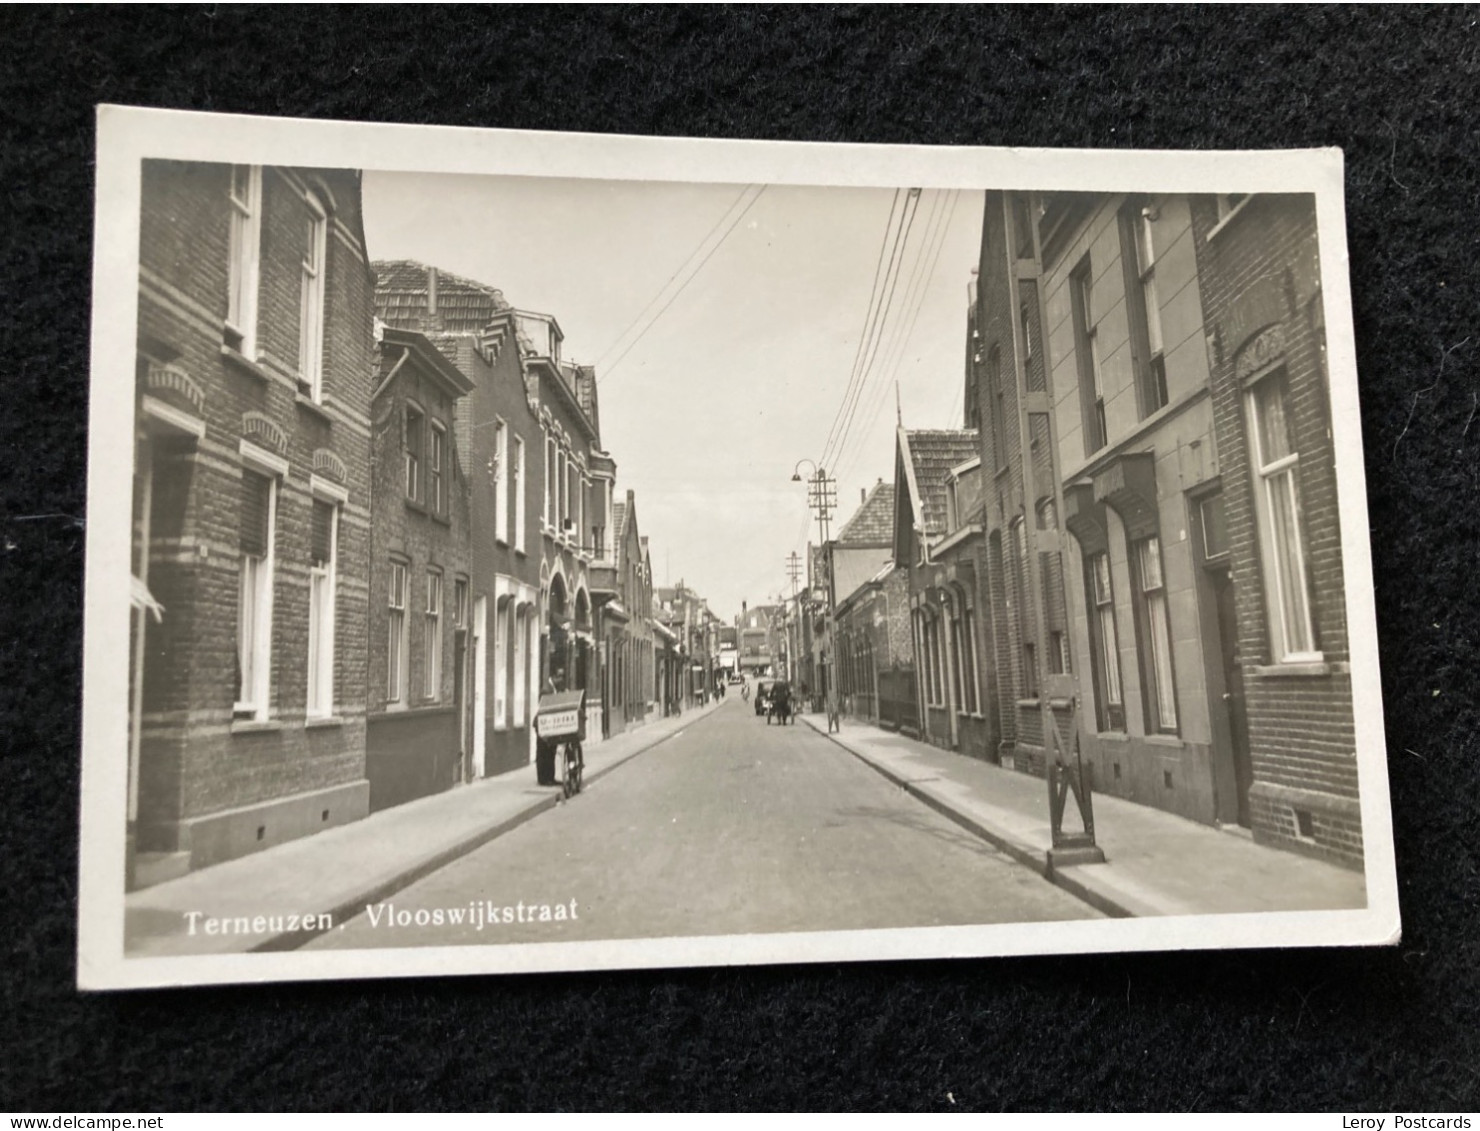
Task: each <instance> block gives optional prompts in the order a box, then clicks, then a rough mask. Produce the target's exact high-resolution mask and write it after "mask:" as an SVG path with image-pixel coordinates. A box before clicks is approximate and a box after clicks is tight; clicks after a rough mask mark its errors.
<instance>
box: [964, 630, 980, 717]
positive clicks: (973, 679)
mask: <svg viewBox="0 0 1480 1131" xmlns="http://www.w3.org/2000/svg"><path fill="white" fill-rule="evenodd" d="M961 636H962V640H961V655H962V657H963V659H964V660H965V661H966V663H965V667H966V676H965V681H964V682H965V684H966V709H967V710H968V711H970V712H971V713H972V714H974V715H975V714H978V713H980V711H981V696H980V687H979V686H978V682H977V681H978V679H979V678H980V677H979V676H978V674H977V657H976V610H975V609H970V608H968V609H967V610H966V613H965V615H964V616H962V618H961Z"/></svg>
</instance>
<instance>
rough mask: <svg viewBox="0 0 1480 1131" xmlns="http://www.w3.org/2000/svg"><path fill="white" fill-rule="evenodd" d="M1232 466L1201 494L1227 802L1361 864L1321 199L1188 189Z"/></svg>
mask: <svg viewBox="0 0 1480 1131" xmlns="http://www.w3.org/2000/svg"><path fill="white" fill-rule="evenodd" d="M1191 205H1192V238H1193V245H1194V249H1195V251H1196V258H1197V270H1198V277H1199V281H1200V284H1201V288H1202V295H1203V304H1204V310H1205V314H1206V319H1207V325H1208V330H1209V334H1208V341H1209V352H1210V354H1211V359H1210V360H1211V367H1212V412H1213V419H1214V428H1215V434H1216V439H1217V447H1218V451H1219V452H1220V453H1221V457H1222V458H1221V465H1222V466H1221V468H1220V469H1219V470H1220V471H1221V473H1222V474H1221V477H1220V479H1219V480H1217V481H1216V482H1215V483H1214V484H1212V485H1211V489H1210V490H1209V491H1207V492H1205V493H1203V494H1201V495H1198V496H1196V497H1192V498H1190V499H1189V515H1188V520H1189V529H1190V532H1191V540H1192V543H1193V546H1194V561H1195V563H1196V565H1197V566H1198V570H1199V580H1200V583H1201V584H1200V590H1199V609H1200V610H1201V613H1202V617H1203V621H1204V625H1205V631H1206V632H1207V633H1208V634H1209V635H1210V637H1213V638H1215V639H1216V640H1217V642H1218V646H1219V647H1218V655H1217V656H1216V657H1215V658H1216V659H1217V660H1218V661H1219V662H1218V663H1217V664H1216V665H1215V666H1214V668H1213V670H1212V671H1211V673H1210V674H1211V676H1212V679H1211V680H1210V691H1211V692H1212V697H1213V700H1214V702H1216V703H1219V704H1222V705H1223V711H1222V713H1221V715H1220V717H1219V718H1218V720H1217V725H1218V727H1219V728H1220V730H1221V732H1222V741H1224V742H1226V743H1228V744H1229V745H1230V746H1231V747H1233V748H1235V749H1236V751H1237V753H1238V758H1237V760H1236V761H1235V763H1234V767H1235V769H1236V771H1237V774H1238V776H1237V777H1230V780H1229V781H1228V788H1229V789H1230V791H1231V792H1232V794H1233V798H1234V801H1235V803H1236V804H1237V811H1236V812H1234V811H1233V807H1232V806H1230V807H1229V809H1230V811H1229V815H1228V816H1225V815H1224V814H1223V813H1221V812H1220V817H1223V818H1224V819H1236V820H1238V821H1239V823H1241V824H1248V825H1251V826H1252V828H1253V831H1254V835H1255V837H1256V838H1258V839H1260V840H1265V841H1270V842H1273V843H1278V844H1281V845H1285V846H1287V847H1293V848H1297V849H1299V850H1302V851H1306V852H1309V853H1311V854H1315V855H1320V856H1325V857H1328V858H1331V859H1334V860H1337V861H1339V862H1344V863H1349V864H1353V865H1357V866H1360V864H1361V861H1362V831H1361V824H1360V819H1359V810H1358V800H1357V767H1356V736H1355V733H1354V726H1355V723H1354V719H1353V714H1352V698H1351V696H1352V691H1351V669H1350V652H1349V649H1348V643H1347V631H1346V591H1345V585H1344V580H1343V571H1342V554H1341V533H1340V528H1339V516H1338V513H1337V482H1336V468H1335V463H1334V458H1333V451H1332V442H1331V415H1330V396H1329V375H1328V373H1327V370H1326V343H1325V323H1324V319H1323V315H1322V305H1321V278H1320V259H1319V252H1318V248H1317V244H1316V213H1315V201H1314V199H1313V198H1312V197H1309V196H1274V195H1269V196H1253V197H1213V196H1201V197H1194V198H1193V200H1192V202H1191Z"/></svg>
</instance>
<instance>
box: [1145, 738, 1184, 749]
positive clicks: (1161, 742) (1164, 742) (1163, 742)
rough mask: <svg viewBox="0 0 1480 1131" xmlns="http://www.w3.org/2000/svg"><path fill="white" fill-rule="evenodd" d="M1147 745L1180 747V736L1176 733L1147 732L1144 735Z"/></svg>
mask: <svg viewBox="0 0 1480 1131" xmlns="http://www.w3.org/2000/svg"><path fill="white" fill-rule="evenodd" d="M1146 745H1147V746H1166V747H1175V748H1176V749H1178V750H1180V749H1182V737H1181V735H1176V734H1148V735H1147V736H1146Z"/></svg>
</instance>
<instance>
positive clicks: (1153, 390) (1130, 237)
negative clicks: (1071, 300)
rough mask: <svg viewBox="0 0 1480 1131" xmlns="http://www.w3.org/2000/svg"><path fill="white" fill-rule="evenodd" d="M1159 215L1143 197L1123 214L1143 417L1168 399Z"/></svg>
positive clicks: (1122, 235)
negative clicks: (1158, 286) (1159, 276)
mask: <svg viewBox="0 0 1480 1131" xmlns="http://www.w3.org/2000/svg"><path fill="white" fill-rule="evenodd" d="M1158 215H1159V214H1158V212H1157V210H1156V208H1155V206H1153V205H1151V204H1149V203H1146V202H1144V201H1141V200H1135V201H1132V202H1131V203H1130V204H1128V205H1127V206H1126V207H1125V208H1124V209H1122V210H1121V214H1120V246H1121V254H1122V255H1123V256H1124V257H1125V265H1126V295H1127V297H1128V300H1129V301H1128V309H1129V313H1130V318H1131V334H1132V337H1133V341H1134V345H1135V353H1136V355H1137V356H1136V378H1137V383H1138V385H1139V387H1140V388H1139V392H1140V404H1141V415H1142V416H1143V417H1146V416H1150V415H1151V414H1152V413H1153V412H1155V411H1156V410H1157V409H1159V408H1161V407H1162V406H1163V405H1165V404H1166V403H1167V400H1168V397H1167V369H1166V359H1165V357H1164V356H1163V353H1164V346H1163V343H1162V336H1161V301H1160V299H1159V297H1158V295H1157V291H1156V244H1155V241H1154V240H1153V238H1152V235H1153V232H1154V229H1155V225H1156V221H1157V217H1158Z"/></svg>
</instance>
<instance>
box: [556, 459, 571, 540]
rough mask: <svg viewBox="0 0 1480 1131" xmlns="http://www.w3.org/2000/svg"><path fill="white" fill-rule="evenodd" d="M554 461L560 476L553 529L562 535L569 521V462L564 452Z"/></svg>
mask: <svg viewBox="0 0 1480 1131" xmlns="http://www.w3.org/2000/svg"><path fill="white" fill-rule="evenodd" d="M555 460H556V466H557V468H558V469H559V474H560V481H559V486H558V493H557V495H556V496H555V498H556V508H555V528H556V529H557V530H559V531H560V532H561V533H562V534H563V533H564V532H565V529H566V524H567V523H568V522H569V521H570V460H569V459H567V458H566V455H565V453H564V452H560V453H559V454H558V455H557V456H556V457H555Z"/></svg>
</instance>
